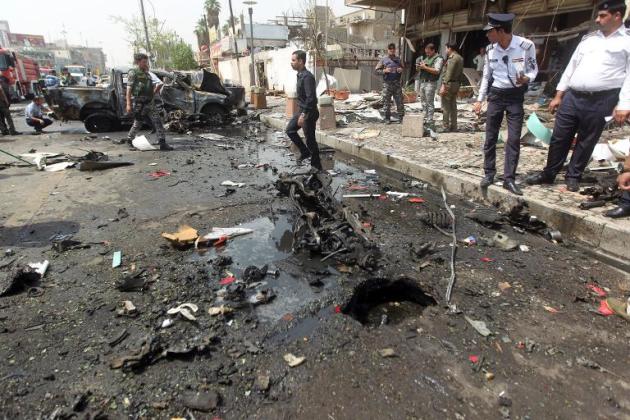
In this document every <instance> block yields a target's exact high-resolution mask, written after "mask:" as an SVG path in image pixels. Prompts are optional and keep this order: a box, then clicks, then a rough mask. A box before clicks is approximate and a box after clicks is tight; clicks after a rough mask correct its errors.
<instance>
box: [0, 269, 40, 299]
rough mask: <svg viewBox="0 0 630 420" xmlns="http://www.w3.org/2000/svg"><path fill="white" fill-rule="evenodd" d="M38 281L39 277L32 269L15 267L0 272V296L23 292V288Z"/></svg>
mask: <svg viewBox="0 0 630 420" xmlns="http://www.w3.org/2000/svg"><path fill="white" fill-rule="evenodd" d="M40 279H41V275H40V274H39V273H38V272H37V271H36V270H35V269H34V268H31V267H30V266H22V265H16V266H14V267H13V268H12V269H10V270H8V271H5V272H0V296H5V295H8V294H10V293H14V292H18V291H20V289H22V290H23V289H24V288H25V286H28V285H31V284H34V283H36V282H37V281H38V280H40Z"/></svg>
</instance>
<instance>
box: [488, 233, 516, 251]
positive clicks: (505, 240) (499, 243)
mask: <svg viewBox="0 0 630 420" xmlns="http://www.w3.org/2000/svg"><path fill="white" fill-rule="evenodd" d="M491 242H492V245H493V246H496V247H497V248H500V249H502V250H503V251H513V250H515V249H516V248H518V242H516V241H515V240H513V239H510V238H509V237H508V236H507V235H504V234H503V233H499V232H497V233H496V234H495V235H494V237H493V238H492V241H491Z"/></svg>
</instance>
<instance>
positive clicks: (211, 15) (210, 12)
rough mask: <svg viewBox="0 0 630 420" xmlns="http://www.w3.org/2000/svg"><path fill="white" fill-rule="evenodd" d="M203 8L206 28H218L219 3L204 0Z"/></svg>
mask: <svg viewBox="0 0 630 420" xmlns="http://www.w3.org/2000/svg"><path fill="white" fill-rule="evenodd" d="M203 6H204V7H205V8H206V14H207V16H208V26H209V27H213V26H216V27H217V28H218V27H219V24H220V22H219V13H221V3H219V0H205V2H204V3H203Z"/></svg>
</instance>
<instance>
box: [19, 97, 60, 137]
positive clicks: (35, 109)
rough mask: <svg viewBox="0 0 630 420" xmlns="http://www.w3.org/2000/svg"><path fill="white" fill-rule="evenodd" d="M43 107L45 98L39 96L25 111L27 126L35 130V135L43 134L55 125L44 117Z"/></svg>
mask: <svg viewBox="0 0 630 420" xmlns="http://www.w3.org/2000/svg"><path fill="white" fill-rule="evenodd" d="M43 105H44V97H43V96H39V95H37V96H35V97H34V98H33V102H31V103H30V104H28V106H27V107H26V109H25V110H24V116H25V117H26V124H27V125H29V126H31V127H34V128H35V134H42V133H43V130H44V128H46V127H48V126H49V125H51V124H52V123H53V122H52V120H51V119H50V118H46V117H44V107H43Z"/></svg>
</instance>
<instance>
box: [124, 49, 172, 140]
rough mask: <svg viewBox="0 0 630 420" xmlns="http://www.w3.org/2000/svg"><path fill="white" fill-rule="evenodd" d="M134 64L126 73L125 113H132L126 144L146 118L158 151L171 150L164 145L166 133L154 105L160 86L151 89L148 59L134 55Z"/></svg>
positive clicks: (140, 54) (145, 56)
mask: <svg viewBox="0 0 630 420" xmlns="http://www.w3.org/2000/svg"><path fill="white" fill-rule="evenodd" d="M134 63H135V64H136V67H134V68H133V69H131V70H129V73H127V98H126V99H127V113H131V112H132V111H133V126H131V130H129V134H127V142H128V143H129V144H131V142H132V141H133V139H134V138H135V137H136V133H137V132H138V130H140V128H141V127H142V124H143V122H144V119H145V118H146V117H148V118H150V119H151V122H152V123H153V127H154V129H155V131H156V133H157V136H158V140H159V142H160V150H173V148H172V147H171V146H169V145H168V144H166V133H165V132H164V126H163V125H162V119H161V118H160V114H159V112H158V109H157V107H156V105H155V100H154V97H155V91H156V90H158V89H159V87H160V85H158V86H156V87H155V88H154V87H153V81H152V80H151V75H150V74H149V57H148V56H147V55H146V54H142V53H138V54H135V55H134ZM132 99H133V106H132Z"/></svg>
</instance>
